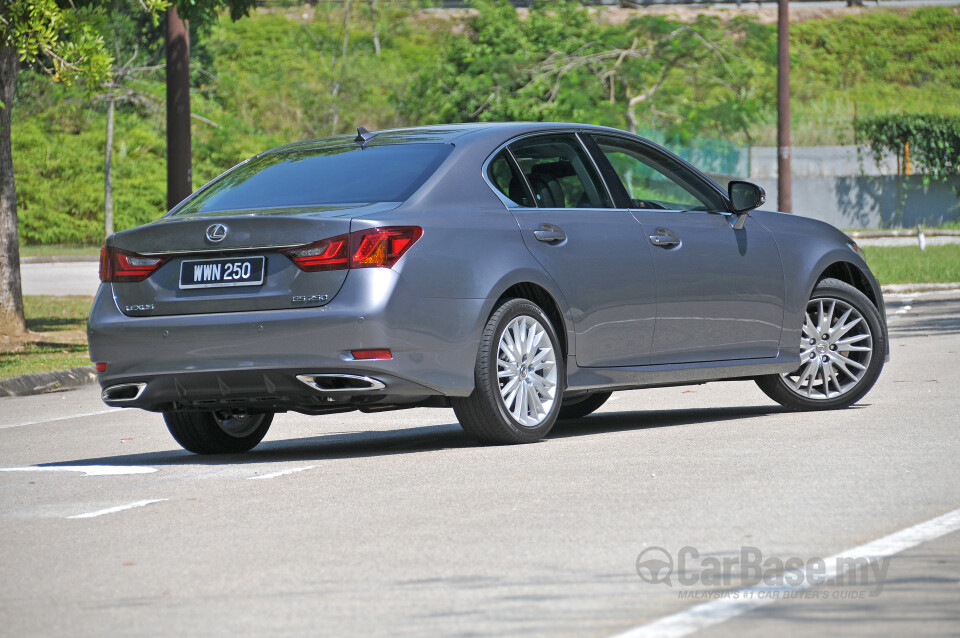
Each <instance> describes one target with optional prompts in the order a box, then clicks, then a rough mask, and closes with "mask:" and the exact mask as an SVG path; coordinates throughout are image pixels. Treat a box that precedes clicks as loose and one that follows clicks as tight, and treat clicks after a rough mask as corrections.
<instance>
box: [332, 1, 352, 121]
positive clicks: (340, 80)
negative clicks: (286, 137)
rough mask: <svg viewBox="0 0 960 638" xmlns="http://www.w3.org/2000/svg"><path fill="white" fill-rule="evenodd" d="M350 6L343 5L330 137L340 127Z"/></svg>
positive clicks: (348, 45) (347, 49) (348, 48)
mask: <svg viewBox="0 0 960 638" xmlns="http://www.w3.org/2000/svg"><path fill="white" fill-rule="evenodd" d="M350 5H351V1H350V0H345V2H344V4H343V43H342V45H341V51H340V72H339V73H338V77H337V81H336V83H335V84H334V85H333V90H332V91H331V94H332V95H333V114H332V116H331V118H330V135H336V134H337V129H338V128H339V127H340V89H341V87H342V86H343V79H344V77H345V75H346V72H347V52H348V51H349V50H350V8H351V6H350Z"/></svg>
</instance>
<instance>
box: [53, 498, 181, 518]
mask: <svg viewBox="0 0 960 638" xmlns="http://www.w3.org/2000/svg"><path fill="white" fill-rule="evenodd" d="M166 500H167V499H165V498H154V499H150V500H146V501H137V502H136V503H129V504H127V505H117V506H116V507H108V508H107V509H105V510H97V511H96V512H87V513H86V514H77V515H75V516H68V517H67V518H96V517H98V516H104V515H106V514H116V513H117V512H123V511H126V510H132V509H134V508H136V507H144V506H145V505H151V504H152V503H161V502H163V501H166Z"/></svg>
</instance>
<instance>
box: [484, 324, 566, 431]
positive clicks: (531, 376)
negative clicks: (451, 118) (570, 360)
mask: <svg viewBox="0 0 960 638" xmlns="http://www.w3.org/2000/svg"><path fill="white" fill-rule="evenodd" d="M497 382H498V385H499V387H500V398H501V399H502V401H503V405H504V407H506V409H507V411H508V412H509V413H510V415H511V416H512V417H513V418H514V420H515V421H516V422H517V423H519V424H520V425H522V426H525V427H535V426H538V425H540V424H541V423H542V422H543V421H544V419H546V418H547V415H548V414H550V411H551V409H552V407H553V403H554V401H555V400H556V397H557V354H556V352H555V351H554V349H553V346H552V345H551V343H550V337H549V336H548V335H547V331H546V330H545V329H544V327H543V325H541V324H540V322H539V321H537V320H536V319H535V318H533V317H530V316H527V315H521V316H519V317H516V318H514V319H513V320H512V321H511V322H510V323H509V324H507V327H506V329H505V330H504V331H503V333H502V334H501V335H500V342H499V344H498V346H497Z"/></svg>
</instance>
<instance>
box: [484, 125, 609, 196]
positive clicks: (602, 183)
mask: <svg viewBox="0 0 960 638" xmlns="http://www.w3.org/2000/svg"><path fill="white" fill-rule="evenodd" d="M585 132H586V131H584V129H579V128H578V129H555V130H546V131H534V132H531V133H525V134H523V135H518V136H517V137H515V138H513V139H511V140H509V141H507V142H505V143H504V144H502V145H501V146H499V147H497V150H496V151H494V152H493V153H492V154H491V155H490V157H488V158H487V160H486V161H485V162H484V163H483V166H484V170H483V174H484V177H486V176H487V168H486V167H487V166H489V164H490V163H491V162H492V161H493V160H494V159H495V158H496V157H497V155H499V152H500V150H501V149H504V148H505V149H506V150H507V151H508V152H509V154H510V158H511V159H512V160H513V162H514V165H515V166H516V168H517V170H519V172H520V175H521V176H522V177H523V182H524V185H525V186H526V189H527V194H528V195H530V196H531V197H532V196H533V188H532V187H531V186H530V181H529V180H528V179H527V176H526V174H525V173H524V172H523V169H522V168H521V167H520V162H519V161H517V158H516V156H515V155H514V154H513V149H512V148H511V147H512V146H513V145H514V144H516V143H518V142H520V141H522V140H526V139H529V138H531V137H547V136H558V135H569V136H572V137H573V138H574V139H575V140H577V142H578V143H579V148H580V150H581V151H583V153H584V154H586V156H587V159H589V160H590V162H589V164H588V166H589V167H592V168H593V170H594V172H595V177H596V178H597V180H598V181H599V183H598V184H597V186H598V187H599V189H600V192H599V193H598V194H599V195H600V196H601V197H602V196H603V195H604V194H606V197H607V200H608V201H609V202H610V206H602V207H600V208H596V207H594V206H588V207H584V208H579V207H572V208H566V207H564V208H563V209H562V210H616V209H617V208H618V206H617V200H616V199H615V198H614V197H613V193H611V192H610V185H609V184H607V180H605V179H604V177H603V171H602V170H601V169H600V167H599V166H598V165H597V159H596V158H595V157H594V156H593V153H591V152H590V149H589V148H587V145H586V144H584V142H583V139H582V137H581V135H582V134H583V133H585ZM487 184H489V185H490V187H491V188H493V190H494V191H495V192H497V193H498V194H499V193H500V189H498V188H497V187H496V186H494V185H493V184H491V183H490V180H487ZM507 201H512V200H510V199H509V198H507ZM531 201H533V202H534V203H536V204H537V206H536V209H534V208H532V207H528V206H519V208H522V209H524V210H539V209H543V210H555V209H551V208H547V207H545V206H541V205H540V204H539V202H537V199H536V197H532V200H531ZM513 208H518V207H517V206H514V207H513ZM556 210H560V209H556Z"/></svg>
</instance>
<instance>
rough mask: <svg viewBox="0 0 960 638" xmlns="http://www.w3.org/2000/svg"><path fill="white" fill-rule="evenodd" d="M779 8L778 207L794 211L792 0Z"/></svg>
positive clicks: (788, 211) (786, 0)
mask: <svg viewBox="0 0 960 638" xmlns="http://www.w3.org/2000/svg"><path fill="white" fill-rule="evenodd" d="M779 1H780V6H779V9H778V11H777V210H780V211H783V212H784V213H792V212H793V203H792V195H791V192H790V191H791V181H792V179H791V175H790V9H789V3H790V0H779Z"/></svg>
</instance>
